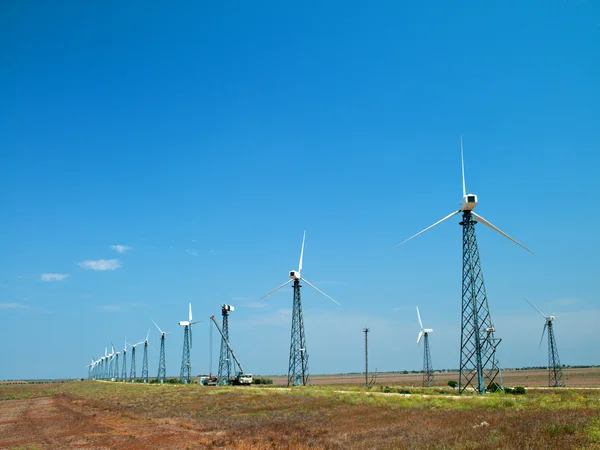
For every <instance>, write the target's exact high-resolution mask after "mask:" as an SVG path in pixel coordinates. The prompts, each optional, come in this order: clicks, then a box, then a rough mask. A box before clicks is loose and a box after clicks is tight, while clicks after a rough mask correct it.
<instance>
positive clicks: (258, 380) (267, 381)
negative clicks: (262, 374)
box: [252, 378, 273, 384]
mask: <svg viewBox="0 0 600 450" xmlns="http://www.w3.org/2000/svg"><path fill="white" fill-rule="evenodd" d="M252 384H273V380H272V379H270V378H253V379H252Z"/></svg>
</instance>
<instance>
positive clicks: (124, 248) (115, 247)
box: [110, 244, 133, 253]
mask: <svg viewBox="0 0 600 450" xmlns="http://www.w3.org/2000/svg"><path fill="white" fill-rule="evenodd" d="M110 248H112V249H113V250H114V251H115V252H117V253H125V252H126V251H128V250H133V248H132V247H129V246H127V245H121V244H116V245H111V246H110Z"/></svg>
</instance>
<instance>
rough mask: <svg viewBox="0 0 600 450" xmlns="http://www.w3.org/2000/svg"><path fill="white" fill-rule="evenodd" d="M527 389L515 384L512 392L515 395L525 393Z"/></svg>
mask: <svg viewBox="0 0 600 450" xmlns="http://www.w3.org/2000/svg"><path fill="white" fill-rule="evenodd" d="M526 392H527V391H526V390H525V388H524V387H523V386H515V387H514V388H513V389H512V393H513V394H515V395H524V394H525V393H526Z"/></svg>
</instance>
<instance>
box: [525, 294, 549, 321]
mask: <svg viewBox="0 0 600 450" xmlns="http://www.w3.org/2000/svg"><path fill="white" fill-rule="evenodd" d="M525 301H526V302H527V303H529V304H530V305H531V307H532V308H533V309H535V310H536V311H537V312H539V313H540V315H541V316H542V317H543V318H544V319H546V318H547V316H546V314H544V313H543V312H541V311H540V310H539V309H537V308H536V307H535V306H533V303H531V302H530V301H529V300H527V299H525Z"/></svg>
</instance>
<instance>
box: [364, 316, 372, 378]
mask: <svg viewBox="0 0 600 450" xmlns="http://www.w3.org/2000/svg"><path fill="white" fill-rule="evenodd" d="M369 331H371V330H370V329H369V328H364V329H363V333H365V386H367V387H369Z"/></svg>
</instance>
